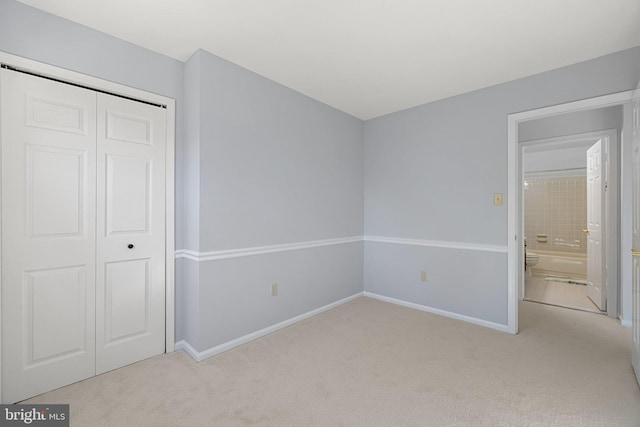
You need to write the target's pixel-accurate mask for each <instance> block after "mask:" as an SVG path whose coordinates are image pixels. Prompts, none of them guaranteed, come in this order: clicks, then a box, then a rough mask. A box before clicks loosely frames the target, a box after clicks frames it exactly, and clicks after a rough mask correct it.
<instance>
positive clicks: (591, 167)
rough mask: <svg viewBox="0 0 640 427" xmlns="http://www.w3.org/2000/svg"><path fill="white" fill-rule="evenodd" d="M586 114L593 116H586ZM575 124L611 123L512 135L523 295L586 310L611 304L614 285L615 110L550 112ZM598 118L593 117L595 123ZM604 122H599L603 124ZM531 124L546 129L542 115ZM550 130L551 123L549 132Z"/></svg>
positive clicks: (618, 123) (619, 119)
mask: <svg viewBox="0 0 640 427" xmlns="http://www.w3.org/2000/svg"><path fill="white" fill-rule="evenodd" d="M594 117H596V118H599V120H594ZM558 119H560V120H564V121H566V122H570V123H571V124H572V126H573V127H574V128H575V127H576V124H578V126H577V128H580V127H583V128H584V127H585V126H586V127H594V126H595V127H599V126H603V125H604V126H615V128H614V129H610V130H603V131H596V132H589V133H579V134H573V135H567V136H560V137H550V138H545V139H536V140H527V141H522V140H521V141H519V144H520V146H521V150H522V159H523V167H522V172H523V186H522V188H521V189H520V191H521V193H520V198H521V200H522V201H523V204H524V205H523V224H521V226H522V229H523V231H524V239H523V240H524V254H525V256H524V279H523V281H522V286H523V288H522V289H521V290H520V296H521V298H522V299H524V300H527V301H534V302H539V303H544V304H549V305H555V306H560V307H566V308H571V309H576V310H582V311H589V312H594V313H606V311H607V305H608V302H609V301H610V300H611V303H612V304H613V305H615V303H616V301H617V289H618V287H617V286H614V287H613V289H612V292H611V296H609V292H608V288H609V286H611V284H612V283H613V284H617V281H618V280H617V272H618V268H617V262H616V260H617V250H616V248H617V247H618V240H619V239H618V229H617V222H616V221H615V218H616V217H617V206H618V199H619V198H618V191H617V189H618V188H619V185H618V183H619V181H620V180H619V173H618V171H619V169H620V168H619V167H618V153H619V147H618V139H619V138H618V133H619V131H620V129H621V124H622V108H620V107H609V108H606V109H599V110H593V111H590V112H588V114H585V113H574V114H571V115H563V116H558V117H554V118H553V120H555V121H557V120H558ZM598 122H600V123H598ZM603 123H604V124H603ZM528 127H529V129H528V130H529V132H527V128H526V127H525V128H524V129H522V130H523V132H521V134H522V135H523V137H526V136H527V135H528V134H531V132H530V130H531V129H532V128H533V127H537V128H538V129H544V130H545V131H546V132H547V133H548V132H549V128H550V127H549V121H548V119H542V120H538V121H533V122H531V123H529V124H528ZM550 131H551V132H554V130H553V129H551V130H550Z"/></svg>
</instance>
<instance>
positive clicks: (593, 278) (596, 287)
mask: <svg viewBox="0 0 640 427" xmlns="http://www.w3.org/2000/svg"><path fill="white" fill-rule="evenodd" d="M605 148H606V141H605V140H604V139H600V140H598V142H596V143H595V144H593V145H592V146H591V148H589V149H588V150H587V229H586V230H584V231H585V233H586V235H587V296H588V297H589V299H591V301H593V303H594V304H595V305H596V306H597V307H598V308H599V309H600V310H606V308H607V306H606V304H607V300H606V297H607V293H606V292H605V291H604V290H603V284H604V277H605V275H604V264H603V262H602V261H603V259H604V249H605V248H604V245H603V242H604V240H603V237H604V236H603V234H604V233H603V231H604V230H603V227H602V223H603V220H604V215H605V210H604V208H605V204H604V203H603V202H604V201H605V200H606V196H605V191H606V190H605V185H606V183H605V181H606V180H605V173H604V168H603V165H604V162H603V157H604V150H605Z"/></svg>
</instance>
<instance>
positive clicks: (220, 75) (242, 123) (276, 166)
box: [182, 50, 364, 351]
mask: <svg viewBox="0 0 640 427" xmlns="http://www.w3.org/2000/svg"><path fill="white" fill-rule="evenodd" d="M186 75H187V76H188V81H189V85H192V86H190V87H187V88H186V94H187V96H188V97H189V103H188V107H191V106H192V105H193V106H194V109H195V110H194V111H191V110H190V109H189V115H190V116H193V117H196V118H197V119H194V124H193V126H195V127H198V129H197V130H196V129H190V131H189V134H190V135H192V136H193V140H192V139H191V137H190V138H188V140H189V142H188V144H187V146H189V147H191V146H192V145H194V144H195V141H196V140H197V145H198V147H194V148H193V149H191V148H189V150H188V154H187V156H186V158H187V159H188V163H192V160H193V162H195V161H196V160H197V161H199V165H197V166H195V165H194V168H193V171H189V173H188V174H187V175H190V174H194V176H195V175H196V172H195V171H196V170H197V169H199V178H197V179H196V178H194V188H193V189H190V190H189V194H191V193H194V194H193V195H191V196H189V198H188V202H187V204H186V205H185V207H186V210H187V211H191V210H192V209H199V213H198V215H199V219H198V218H195V215H196V214H193V215H194V217H193V221H197V222H196V224H197V227H198V232H197V233H196V234H197V241H196V240H195V238H194V240H193V244H194V245H197V246H193V247H189V248H188V249H193V250H197V251H200V252H210V251H221V250H229V249H242V248H251V247H256V246H268V245H277V244H284V243H298V242H305V241H314V240H322V239H330V238H340V237H350V236H360V235H362V233H363V206H364V205H363V194H362V187H363V164H362V158H363V139H362V130H363V123H362V121H361V120H359V119H356V118H354V117H351V116H348V115H346V114H344V113H342V112H339V111H337V110H335V109H333V108H330V107H328V106H326V105H324V104H322V103H320V102H317V101H314V100H312V99H311V98H308V97H306V96H304V95H301V94H299V93H297V92H295V91H293V90H291V89H288V88H286V87H284V86H281V85H279V84H277V83H274V82H273V81H270V80H268V79H266V78H264V77H261V76H259V75H257V74H255V73H253V72H251V71H248V70H246V69H243V68H241V67H239V66H237V65H234V64H232V63H230V62H228V61H225V60H223V59H221V58H218V57H216V56H214V55H211V54H209V53H207V52H205V51H202V50H200V51H198V52H196V53H195V54H194V55H193V56H192V57H191V59H189V61H187V64H186ZM192 94H194V95H195V94H197V95H198V96H199V98H198V100H197V101H196V100H195V99H192V98H195V96H194V97H192V96H191V95H192ZM196 120H197V121H198V123H195V122H196ZM196 153H197V154H196ZM190 179H191V178H189V180H190ZM195 181H197V182H195ZM196 186H198V189H197V191H196ZM195 193H198V194H195ZM196 200H198V201H196ZM189 215H190V217H191V215H192V214H191V213H190V214H189ZM190 227H194V224H190V225H189V226H188V229H190ZM189 234H190V233H189ZM189 242H192V240H191V238H189ZM362 254H363V249H362V243H361V242H358V243H349V244H341V245H335V246H325V247H319V248H310V249H302V250H296V251H289V252H280V253H270V254H264V255H252V256H244V257H240V258H233V259H222V260H214V261H204V262H200V263H196V262H194V261H188V260H183V262H184V264H183V265H184V268H185V274H186V275H188V276H189V277H196V276H197V277H198V285H197V286H196V289H192V288H191V285H188V286H189V287H188V288H187V287H186V286H187V285H186V284H185V294H184V295H183V301H182V304H183V307H184V309H185V312H187V311H188V312H198V313H199V314H198V315H197V324H196V325H195V329H194V328H193V327H192V326H190V328H189V329H190V331H185V334H184V336H183V338H184V339H186V340H187V341H188V342H189V343H190V344H191V345H192V346H193V347H194V348H195V349H196V350H199V351H204V350H206V349H208V348H211V347H215V346H217V345H220V344H223V343H225V342H227V341H230V340H232V339H235V338H238V337H241V336H244V335H246V334H249V333H251V332H255V331H256V330H260V329H263V328H265V327H268V326H271V325H273V324H275V323H279V322H282V321H284V320H287V319H290V318H292V317H295V316H297V315H300V314H303V313H306V312H308V311H311V310H313V309H316V308H319V307H322V306H324V305H327V304H330V303H332V302H335V301H337V300H340V299H342V298H345V297H349V296H352V295H354V294H357V293H358V292H361V291H362V283H363V279H362V263H363V261H362V256H363V255H362ZM185 277H186V276H185ZM272 283H277V284H278V288H279V292H278V296H277V297H271V296H270V289H271V284H272ZM184 320H185V324H190V325H191V324H192V320H193V316H192V318H188V317H186V316H185V318H184ZM193 331H196V332H195V337H192V336H190V335H189V334H191V333H192V332H193Z"/></svg>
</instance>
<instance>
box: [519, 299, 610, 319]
mask: <svg viewBox="0 0 640 427" xmlns="http://www.w3.org/2000/svg"><path fill="white" fill-rule="evenodd" d="M522 300H523V301H527V302H534V303H536V304H543V305H550V306H552V307H559V308H568V309H569V310H575V311H584V312H586V313H593V314H602V315H606V314H607V313H606V312H604V311H601V310H590V309H588V308H584V307H574V306H570V305H561V304H553V303H551V302H543V301H537V300H534V299H530V298H523V299H522Z"/></svg>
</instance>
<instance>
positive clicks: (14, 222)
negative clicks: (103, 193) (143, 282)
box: [0, 69, 96, 402]
mask: <svg viewBox="0 0 640 427" xmlns="http://www.w3.org/2000/svg"><path fill="white" fill-rule="evenodd" d="M1 73H2V74H1V75H0V80H1V88H0V89H1V92H0V93H1V94H2V104H1V107H0V108H1V111H2V382H3V393H2V396H3V400H5V401H6V402H15V401H18V400H22V399H24V398H27V397H30V396H33V395H36V394H39V393H42V392H44V391H47V390H50V389H53V388H57V387H60V386H63V385H65V384H68V383H71V382H75V381H79V380H82V379H84V378H87V377H90V376H92V375H94V373H95V243H96V236H95V216H96V210H95V191H94V188H95V185H96V178H95V176H96V174H95V172H96V164H95V158H96V145H95V132H96V127H95V123H96V120H95V117H96V101H95V93H93V92H91V91H89V90H85V89H80V88H77V87H71V86H68V85H65V84H61V83H57V82H53V81H50V80H45V79H41V78H37V77H33V76H29V75H25V74H21V73H17V72H12V71H8V70H5V69H3V70H1Z"/></svg>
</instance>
